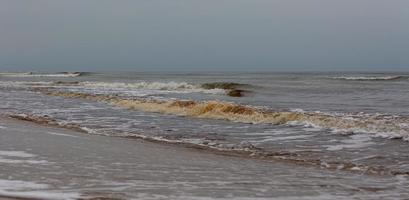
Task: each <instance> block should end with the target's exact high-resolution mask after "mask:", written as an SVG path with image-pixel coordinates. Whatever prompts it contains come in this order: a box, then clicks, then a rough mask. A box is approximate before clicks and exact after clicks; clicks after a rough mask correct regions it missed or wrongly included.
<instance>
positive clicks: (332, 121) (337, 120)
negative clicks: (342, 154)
mask: <svg viewBox="0 0 409 200" xmlns="http://www.w3.org/2000/svg"><path fill="white" fill-rule="evenodd" d="M38 91H40V92H43V93H44V94H47V95H53V96H61V97H67V98H82V99H89V100H96V101H105V102H107V103H110V104H114V105H117V106H121V107H125V108H129V109H136V110H142V111H145V112H157V113H164V114H174V115H180V116H186V117H198V118H209V119H221V120H230V121H234V122H241V123H270V124H276V125H279V124H289V125H294V124H304V125H313V126H316V127H319V128H324V129H331V130H333V131H336V132H340V133H342V134H351V133H352V134H353V133H363V132H364V133H371V134H372V135H373V136H378V137H383V138H394V139H395V138H401V139H403V140H409V118H404V117H393V116H387V117H382V116H378V115H364V114H361V115H348V114H344V115H341V116H338V115H330V114H325V113H320V112H295V111H267V110H264V109H261V108H257V107H253V106H249V105H239V104H235V103H230V102H222V101H202V102H201V101H184V100H167V101H165V100H161V101H159V100H152V99H143V98H141V99H126V98H120V97H118V96H113V95H91V94H87V93H78V92H61V91H48V90H43V89H40V90H38Z"/></svg>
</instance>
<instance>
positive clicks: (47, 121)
mask: <svg viewBox="0 0 409 200" xmlns="http://www.w3.org/2000/svg"><path fill="white" fill-rule="evenodd" d="M3 117H5V118H9V119H11V120H17V121H21V122H28V123H33V124H36V125H40V126H44V127H54V128H62V129H67V130H71V131H76V132H80V133H82V134H91V135H98V136H105V137H111V138H112V137H114V138H126V139H132V140H142V141H146V142H150V143H154V144H160V145H167V146H173V147H176V148H184V149H186V150H194V151H197V152H204V153H210V154H214V155H221V156H229V157H238V158H242V159H250V160H258V161H265V162H280V163H285V164H289V165H298V166H304V167H315V168H318V169H323V170H329V171H339V170H341V171H346V172H349V173H354V174H365V175H374V176H399V175H409V172H407V171H396V170H388V169H384V168H379V169H378V168H373V167H368V166H359V165H356V164H354V163H350V162H339V161H334V162H328V161H326V162H324V161H322V160H319V159H312V158H302V157H301V158H300V156H299V155H298V154H296V153H292V152H286V151H276V152H264V151H260V150H259V149H257V148H256V147H254V149H251V148H250V149H220V148H214V147H211V146H206V145H202V144H194V143H187V142H179V141H171V140H167V139H157V138H154V137H148V136H144V135H128V136H107V135H100V134H92V133H88V132H87V131H86V130H84V129H82V128H81V127H80V126H78V125H76V124H65V125H60V124H59V123H58V122H56V121H55V120H54V119H52V118H48V117H41V116H30V115H24V116H20V115H9V116H3ZM0 120H1V116H0ZM340 166H342V167H340Z"/></svg>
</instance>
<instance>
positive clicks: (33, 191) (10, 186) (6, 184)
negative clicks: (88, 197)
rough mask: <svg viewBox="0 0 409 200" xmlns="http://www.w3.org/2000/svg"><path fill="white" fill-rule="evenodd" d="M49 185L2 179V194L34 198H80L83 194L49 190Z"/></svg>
mask: <svg viewBox="0 0 409 200" xmlns="http://www.w3.org/2000/svg"><path fill="white" fill-rule="evenodd" d="M49 188H50V186H49V185H46V184H41V183H35V182H29V181H21V180H1V179H0V196H7V197H10V198H27V199H30V198H33V199H55V200H59V199H61V200H62V199H64V200H69V199H78V198H79V197H80V196H81V195H80V194H79V193H75V192H60V191H52V190H48V189H49Z"/></svg>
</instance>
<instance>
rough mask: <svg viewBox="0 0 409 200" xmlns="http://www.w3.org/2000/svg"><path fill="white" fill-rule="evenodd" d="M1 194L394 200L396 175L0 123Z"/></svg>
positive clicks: (401, 191) (400, 190) (403, 192)
mask: <svg viewBox="0 0 409 200" xmlns="http://www.w3.org/2000/svg"><path fill="white" fill-rule="evenodd" d="M0 165H1V171H0V199H334V198H336V199H397V198H398V199H399V198H403V197H407V196H408V195H409V193H408V192H407V191H408V190H407V184H406V185H405V184H404V183H403V184H402V183H400V182H404V181H406V180H405V179H404V178H403V177H388V176H367V175H359V174H354V173H348V172H342V171H339V172H338V171H330V170H321V169H319V168H309V167H305V166H296V165H291V164H288V163H287V164H286V163H274V162H265V161H256V160H250V159H245V158H237V157H229V156H219V155H213V154H210V153H206V152H202V151H198V150H193V149H188V148H183V147H176V146H172V145H162V144H154V143H150V142H146V141H141V140H135V139H124V138H116V137H106V136H98V135H89V134H84V133H77V132H74V131H71V130H65V129H59V128H53V127H44V126H40V125H37V124H33V123H30V122H22V121H17V120H14V119H9V118H1V120H0Z"/></svg>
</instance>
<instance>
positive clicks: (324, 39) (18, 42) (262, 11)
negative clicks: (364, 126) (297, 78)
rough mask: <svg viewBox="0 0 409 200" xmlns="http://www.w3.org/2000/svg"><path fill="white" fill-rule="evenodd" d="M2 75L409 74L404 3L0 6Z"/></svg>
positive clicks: (179, 1) (274, 0) (128, 1)
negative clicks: (192, 72) (102, 72)
mask: <svg viewBox="0 0 409 200" xmlns="http://www.w3.org/2000/svg"><path fill="white" fill-rule="evenodd" d="M4 70H14V71H25V70H30V71H41V70H42V71H45V70H52V71H70V70H74V71H98V70H110V71H115V70H125V71H130V70H132V71H149V70H154V71H158V70H165V71H173V70H175V71H181V70H202V71H203V70H208V71H210V70H247V71H252V70H279V71H298V70H326V71H327V70H338V71H339V70H381V71H387V70H409V1H408V0H0V71H4Z"/></svg>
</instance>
